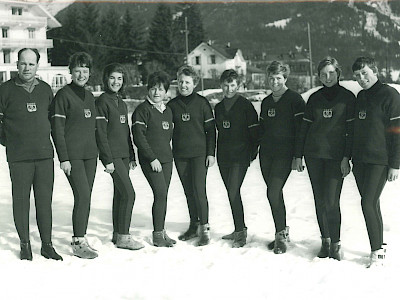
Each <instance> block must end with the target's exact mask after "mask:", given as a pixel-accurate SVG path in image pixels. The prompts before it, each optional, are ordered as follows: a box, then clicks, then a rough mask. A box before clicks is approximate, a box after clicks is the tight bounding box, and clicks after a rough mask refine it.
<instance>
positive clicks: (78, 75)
mask: <svg viewBox="0 0 400 300" xmlns="http://www.w3.org/2000/svg"><path fill="white" fill-rule="evenodd" d="M89 75H90V69H89V68H88V67H75V68H73V69H72V70H71V77H72V81H73V83H75V84H76V85H77V86H81V87H83V86H85V84H86V83H87V82H88V80H89Z"/></svg>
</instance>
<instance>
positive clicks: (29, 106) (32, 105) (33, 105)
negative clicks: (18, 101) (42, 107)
mask: <svg viewBox="0 0 400 300" xmlns="http://www.w3.org/2000/svg"><path fill="white" fill-rule="evenodd" d="M26 109H27V110H28V112H35V111H37V107H36V103H27V104H26Z"/></svg>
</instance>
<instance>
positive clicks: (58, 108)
mask: <svg viewBox="0 0 400 300" xmlns="http://www.w3.org/2000/svg"><path fill="white" fill-rule="evenodd" d="M67 114H68V99H67V97H65V95H63V94H62V90H60V91H59V92H58V93H57V95H56V96H55V97H54V99H53V102H52V103H51V106H50V118H51V135H52V137H53V141H54V144H55V146H56V150H57V154H58V159H59V160H60V162H64V161H68V160H69V156H68V151H67V143H66V140H65V123H66V120H67Z"/></svg>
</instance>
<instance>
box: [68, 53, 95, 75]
mask: <svg viewBox="0 0 400 300" xmlns="http://www.w3.org/2000/svg"><path fill="white" fill-rule="evenodd" d="M92 65H93V60H92V57H91V56H90V55H89V54H87V53H86V52H76V53H74V54H72V55H71V56H70V57H69V64H68V68H69V70H70V71H72V69H73V68H75V67H86V68H89V69H91V68H92Z"/></svg>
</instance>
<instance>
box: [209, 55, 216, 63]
mask: <svg viewBox="0 0 400 300" xmlns="http://www.w3.org/2000/svg"><path fill="white" fill-rule="evenodd" d="M210 64H212V65H215V55H214V54H212V55H210Z"/></svg>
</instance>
